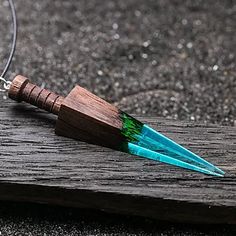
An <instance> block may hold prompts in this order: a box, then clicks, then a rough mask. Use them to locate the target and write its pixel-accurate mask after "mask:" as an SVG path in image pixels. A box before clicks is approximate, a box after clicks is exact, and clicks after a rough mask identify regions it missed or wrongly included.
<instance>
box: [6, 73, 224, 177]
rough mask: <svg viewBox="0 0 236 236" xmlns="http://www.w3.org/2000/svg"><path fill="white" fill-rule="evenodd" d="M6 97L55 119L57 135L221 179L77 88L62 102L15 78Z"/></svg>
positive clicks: (151, 131)
mask: <svg viewBox="0 0 236 236" xmlns="http://www.w3.org/2000/svg"><path fill="white" fill-rule="evenodd" d="M9 97H10V98H12V99H14V100H16V101H18V102H21V101H25V102H27V103H30V104H32V105H35V106H37V107H39V108H42V109H44V110H46V111H49V112H51V113H53V114H55V115H58V119H57V122H56V134H58V135H62V136H66V137H70V138H74V139H79V140H82V141H85V142H89V143H93V144H98V145H102V146H106V147H110V148H113V149H116V150H120V151H124V152H127V153H129V154H133V155H138V156H141V157H145V158H148V159H151V160H155V161H161V162H164V163H167V164H171V165H175V166H179V167H182V168H187V169H191V170H194V171H199V172H202V173H205V174H211V175H215V176H223V175H224V172H223V171H222V170H220V169H219V168H217V167H215V166H214V165H213V164H211V163H209V162H207V161H206V160H204V159H202V158H201V157H199V156H198V155H196V154H194V153H192V152H191V151H189V150H187V149H186V148H184V147H182V146H180V145H179V144H177V143H175V142H174V141H172V140H170V139H169V138H167V137H165V136H164V135H162V134H160V133H159V132H157V131H156V130H154V129H152V128H151V127H149V126H148V125H146V124H143V123H141V122H140V121H138V120H136V119H135V118H133V117H132V116H130V115H128V114H126V113H125V112H123V111H121V110H119V109H118V108H116V107H115V106H113V105H112V104H110V103H108V102H106V101H104V100H103V99H101V98H99V97H97V96H96V95H94V94H92V93H90V92H89V91H87V90H86V89H84V88H81V87H80V86H78V85H77V86H76V87H75V88H74V89H73V90H72V91H71V92H70V93H69V95H68V96H67V97H65V98H64V97H61V96H59V95H56V94H55V93H53V92H50V91H48V90H46V89H42V88H40V87H38V86H36V85H34V84H32V83H30V82H29V80H28V79H27V78H25V77H23V76H20V75H18V76H16V78H15V79H14V80H13V82H12V84H11V87H10V89H9Z"/></svg>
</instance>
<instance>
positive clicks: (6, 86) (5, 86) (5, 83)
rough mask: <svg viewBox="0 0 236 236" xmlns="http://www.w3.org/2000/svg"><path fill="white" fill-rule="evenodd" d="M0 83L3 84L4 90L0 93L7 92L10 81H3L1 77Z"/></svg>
mask: <svg viewBox="0 0 236 236" xmlns="http://www.w3.org/2000/svg"><path fill="white" fill-rule="evenodd" d="M0 81H2V82H3V88H4V89H0V92H5V91H7V90H9V89H10V86H11V81H9V80H5V79H4V78H2V77H0Z"/></svg>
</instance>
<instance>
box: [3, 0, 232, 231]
mask: <svg viewBox="0 0 236 236" xmlns="http://www.w3.org/2000/svg"><path fill="white" fill-rule="evenodd" d="M15 3H16V8H17V14H18V20H19V27H20V28H19V37H18V45H17V51H16V56H15V60H14V63H13V66H12V67H11V73H8V78H13V76H14V75H16V74H18V73H20V74H23V75H25V76H27V77H30V78H31V79H32V80H33V82H35V83H38V84H39V85H45V86H46V87H48V88H49V89H53V90H54V91H56V92H60V93H61V94H62V95H65V94H67V93H68V92H69V91H70V90H71V89H72V88H73V87H74V85H75V84H76V83H79V84H80V85H81V86H84V87H86V88H87V89H89V90H90V91H92V92H94V93H96V94H97V95H99V96H101V97H102V98H106V99H107V100H108V101H110V102H113V103H115V104H116V105H118V106H119V107H120V108H122V109H123V110H125V111H127V112H129V113H135V114H146V115H158V116H163V117H168V118H174V119H182V120H196V121H201V122H211V123H220V124H226V125H236V103H235V99H236V78H235V77H236V67H235V61H236V60H235V48H236V41H235V37H236V35H235V21H236V19H235V15H236V14H235V11H236V4H235V2H234V1H230V0H227V1H220V0H218V1H215V0H210V1H203V0H197V1H190V0H185V1H170V0H159V1H157V0H147V1H142V0H126V1H122V0H119V1H115V0H103V1H99V0H90V1H85V0H81V1H76V0H70V1H61V0H55V1H47V0H41V1H30V0H24V1H23V0H18V1H15ZM0 4H1V5H0V21H1V24H0V32H1V36H0V38H1V40H0V58H1V65H0V69H1V68H2V67H3V64H2V63H3V62H4V58H6V56H7V54H8V52H9V50H8V49H9V42H10V38H11V36H10V35H9V21H10V16H9V12H8V8H7V2H6V1H4V0H3V1H1V2H0ZM1 96H3V95H1ZM2 207H3V206H2ZM8 209H11V210H13V209H14V206H12V205H10V206H9V207H8V208H5V211H4V212H7V216H5V217H4V214H1V217H0V231H1V235H85V234H90V235H112V234H113V235H117V234H118V235H122V234H123V235H126V234H130V235H135V234H141V235H144V234H145V233H146V235H151V234H155V235H173V234H175V235H217V234H218V235H235V233H233V229H232V228H228V227H227V226H225V227H220V229H218V228H214V227H210V228H209V229H207V228H202V227H200V228H199V227H195V226H194V227H192V226H176V225H171V226H170V225H163V224H161V225H159V224H155V223H153V224H151V225H148V227H146V226H145V224H144V226H143V225H142V224H141V223H140V221H135V220H134V221H132V220H131V221H130V220H124V221H122V222H120V220H118V222H117V221H116V219H115V218H109V217H106V216H105V218H102V220H98V221H97V218H93V216H91V217H92V221H90V220H88V221H87V220H84V218H83V216H81V217H79V220H78V221H77V220H71V219H70V218H69V219H68V220H65V219H64V218H66V217H67V216H68V215H67V213H65V214H64V213H63V212H62V213H61V210H60V209H59V210H56V212H55V211H50V210H48V214H49V215H50V218H52V220H50V219H48V217H46V213H45V212H47V210H46V209H45V210H43V216H42V215H39V216H38V215H37V214H36V215H35V214H33V212H34V208H30V207H29V212H30V213H29V214H28V215H27V216H22V211H23V210H22V209H25V208H21V209H20V210H19V211H17V210H16V211H14V212H13V213H12V214H9V213H10V211H8ZM27 209H28V207H27ZM37 211H38V210H37ZM1 212H3V211H1ZM60 213H61V215H60ZM63 214H64V215H63ZM53 215H57V216H55V218H54V216H53ZM60 217H61V218H60ZM62 219H64V220H62ZM139 225H142V226H140V227H141V228H140V227H139ZM150 228H152V229H153V231H150Z"/></svg>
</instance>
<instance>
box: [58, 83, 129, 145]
mask: <svg viewBox="0 0 236 236" xmlns="http://www.w3.org/2000/svg"><path fill="white" fill-rule="evenodd" d="M119 112H120V111H119V110H118V109H117V108H116V107H115V106H114V105H112V104H110V103H108V102H106V101H105V100H103V99H101V98H99V97H98V96H96V95H95V94H93V93H91V92H89V91H88V90H86V89H84V88H82V87H80V86H76V87H75V88H74V89H73V90H72V91H71V92H70V93H69V94H68V96H67V97H66V98H65V99H64V100H63V102H62V104H61V108H60V112H59V113H58V121H57V123H56V134H59V135H62V136H66V137H70V138H75V139H79V140H83V141H86V142H90V143H93V144H99V145H104V146H106V147H112V148H116V149H117V148H118V147H119V146H121V144H122V142H123V141H124V140H125V137H123V135H122V134H121V131H122V127H123V123H122V120H121V119H120V114H119Z"/></svg>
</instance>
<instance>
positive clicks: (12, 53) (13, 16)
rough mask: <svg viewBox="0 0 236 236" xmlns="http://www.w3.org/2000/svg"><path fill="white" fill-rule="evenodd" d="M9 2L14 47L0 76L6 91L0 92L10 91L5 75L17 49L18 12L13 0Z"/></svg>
mask: <svg viewBox="0 0 236 236" xmlns="http://www.w3.org/2000/svg"><path fill="white" fill-rule="evenodd" d="M8 2H9V6H10V10H11V14H12V27H13V36H12V45H11V51H10V54H9V57H8V60H7V62H6V65H5V67H4V69H3V72H2V74H1V76H0V81H2V82H4V90H2V89H0V91H6V90H8V89H9V87H10V86H9V85H10V83H11V82H10V81H7V80H5V79H4V78H5V75H6V73H7V71H8V69H9V67H10V65H11V62H12V58H13V56H14V53H15V49H16V39H17V19H16V10H15V7H14V3H13V1H12V0H8Z"/></svg>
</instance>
